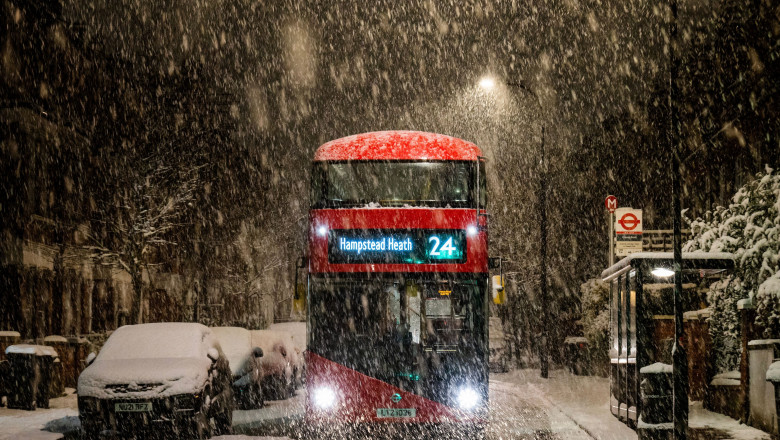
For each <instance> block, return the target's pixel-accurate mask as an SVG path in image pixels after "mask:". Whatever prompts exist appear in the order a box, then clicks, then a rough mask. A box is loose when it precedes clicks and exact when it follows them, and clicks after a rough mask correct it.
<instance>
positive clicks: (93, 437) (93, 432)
mask: <svg viewBox="0 0 780 440" xmlns="http://www.w3.org/2000/svg"><path fill="white" fill-rule="evenodd" d="M81 438H83V439H84V440H97V439H99V438H100V428H96V427H83V426H82V428H81Z"/></svg>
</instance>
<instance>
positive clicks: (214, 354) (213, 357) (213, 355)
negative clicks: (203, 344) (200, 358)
mask: <svg viewBox="0 0 780 440" xmlns="http://www.w3.org/2000/svg"><path fill="white" fill-rule="evenodd" d="M206 356H208V357H209V359H211V362H216V361H217V359H219V351H217V349H216V348H214V347H211V348H209V351H208V352H206Z"/></svg>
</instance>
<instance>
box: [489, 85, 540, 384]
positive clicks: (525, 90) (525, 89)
mask: <svg viewBox="0 0 780 440" xmlns="http://www.w3.org/2000/svg"><path fill="white" fill-rule="evenodd" d="M503 84H504V85H505V86H507V87H513V88H516V89H520V90H522V91H523V92H525V93H527V94H528V95H531V96H532V97H533V98H534V102H535V103H536V105H537V106H539V112H540V113H544V109H543V107H542V102H541V99H539V95H537V94H536V93H535V92H534V91H533V90H531V89H530V88H529V87H528V86H526V85H525V84H524V83H521V82H504V83H503ZM495 85H496V81H495V80H494V79H493V78H492V77H489V76H486V77H483V78H482V79H480V80H479V87H480V88H482V89H483V90H486V91H490V90H492V89H493V88H494V87H495ZM541 131H542V133H541V134H542V141H541V144H540V146H539V156H540V163H539V165H540V172H539V194H538V199H539V203H538V206H539V237H540V246H539V260H540V261H539V262H540V268H539V283H540V284H541V289H540V290H541V292H540V298H539V301H540V302H541V303H542V335H541V336H542V340H541V344H540V348H539V366H540V369H541V376H542V377H543V378H545V379H546V378H547V377H548V376H549V368H550V363H549V352H550V350H549V345H548V344H549V337H548V336H549V335H548V325H547V324H548V315H547V309H548V307H547V209H546V208H547V169H546V165H545V161H544V159H545V158H544V153H545V151H544V135H545V132H544V131H545V126H544V124H542V130H541Z"/></svg>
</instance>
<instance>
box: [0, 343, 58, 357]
mask: <svg viewBox="0 0 780 440" xmlns="http://www.w3.org/2000/svg"><path fill="white" fill-rule="evenodd" d="M5 354H34V355H36V356H51V357H57V350H55V349H53V348H51V347H49V346H47V345H30V344H16V345H10V346H8V348H6V349H5Z"/></svg>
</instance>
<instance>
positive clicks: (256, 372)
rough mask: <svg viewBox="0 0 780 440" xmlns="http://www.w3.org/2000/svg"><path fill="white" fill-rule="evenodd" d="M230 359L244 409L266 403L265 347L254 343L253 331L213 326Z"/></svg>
mask: <svg viewBox="0 0 780 440" xmlns="http://www.w3.org/2000/svg"><path fill="white" fill-rule="evenodd" d="M211 331H212V332H214V335H215V336H216V337H217V340H218V341H219V344H220V346H221V347H222V350H223V351H224V352H225V356H227V358H228V361H229V362H230V372H231V373H232V375H233V397H234V398H235V401H236V403H237V404H238V406H239V408H241V409H250V408H260V407H261V406H263V387H262V385H261V381H262V379H263V372H262V366H261V365H260V362H261V358H262V357H263V349H262V348H260V347H257V346H254V345H252V334H251V333H250V332H249V330H247V329H244V328H241V327H212V328H211Z"/></svg>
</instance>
